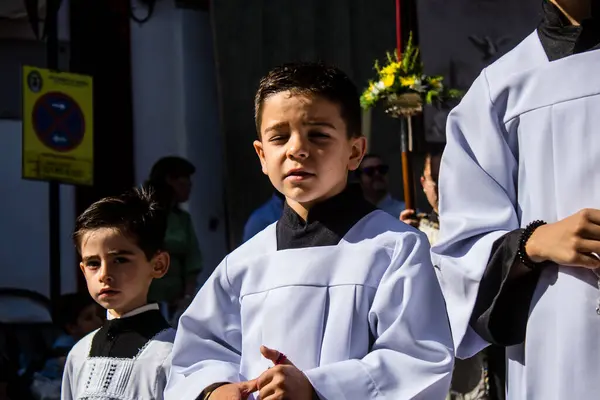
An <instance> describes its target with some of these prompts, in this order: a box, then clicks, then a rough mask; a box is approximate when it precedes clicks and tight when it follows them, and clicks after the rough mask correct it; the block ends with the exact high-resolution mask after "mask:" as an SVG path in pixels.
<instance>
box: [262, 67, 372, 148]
mask: <svg viewBox="0 0 600 400" xmlns="http://www.w3.org/2000/svg"><path fill="white" fill-rule="evenodd" d="M285 91H290V92H291V93H293V94H305V95H314V96H321V97H324V98H326V99H327V100H329V101H331V102H333V103H336V104H338V105H339V107H340V113H341V116H342V118H343V120H344V122H345V123H346V128H347V130H348V137H358V136H360V135H361V115H362V112H361V108H360V98H359V94H358V90H357V88H356V86H355V85H354V83H352V81H351V80H350V78H349V77H348V75H346V74H345V73H344V72H343V71H342V70H340V69H339V68H336V67H333V66H329V65H326V64H323V63H312V62H311V63H289V64H284V65H281V66H279V67H276V68H274V69H272V70H271V71H270V72H269V73H268V74H267V75H266V76H265V77H264V78H262V79H261V80H260V84H259V85H258V90H257V92H256V96H255V98H254V120H255V122H256V131H257V132H258V137H259V138H260V125H261V120H262V108H263V104H264V102H265V100H266V99H267V98H268V97H269V96H271V95H273V94H276V93H280V92H285Z"/></svg>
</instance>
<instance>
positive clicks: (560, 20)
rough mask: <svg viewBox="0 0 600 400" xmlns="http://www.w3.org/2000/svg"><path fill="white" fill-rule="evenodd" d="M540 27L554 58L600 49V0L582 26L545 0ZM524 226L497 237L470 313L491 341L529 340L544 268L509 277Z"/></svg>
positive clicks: (477, 328)
mask: <svg viewBox="0 0 600 400" xmlns="http://www.w3.org/2000/svg"><path fill="white" fill-rule="evenodd" d="M537 32H538V36H539V38H540V42H541V43H542V46H543V48H544V51H545V52H546V55H547V56H548V59H549V60H550V61H555V60H559V59H561V58H564V57H568V56H571V55H573V54H578V53H583V52H586V51H591V50H598V49H600V0H592V17H591V18H590V19H588V20H585V21H583V22H582V24H581V26H573V25H570V23H569V21H568V19H567V18H566V16H565V15H564V14H563V13H562V12H561V11H560V10H559V9H558V7H556V6H555V5H554V4H552V3H551V2H550V1H548V0H546V1H545V2H544V18H543V21H542V22H541V23H540V25H539V27H538V29H537ZM521 232H522V230H521V229H518V230H515V231H512V232H509V233H507V234H506V235H504V236H503V237H501V238H499V239H498V240H497V241H496V242H495V243H494V245H493V247H492V252H491V254H490V259H489V261H488V265H487V267H486V270H485V272H484V275H483V278H482V280H481V284H480V287H479V292H478V295H477V300H476V302H475V307H474V309H473V313H472V315H471V323H470V324H471V327H473V329H474V330H475V331H476V332H477V333H478V334H479V335H480V336H481V337H483V338H484V339H485V340H487V341H488V342H490V343H493V344H498V345H501V346H511V345H515V344H519V343H522V342H523V341H524V340H525V331H526V328H527V319H528V316H529V304H530V303H531V300H532V298H533V293H534V291H535V288H536V286H537V282H538V279H539V274H540V271H539V270H538V271H534V272H529V273H527V274H525V275H523V276H522V277H520V278H518V279H508V277H509V274H510V271H511V270H512V268H515V267H517V266H519V264H520V261H519V258H518V250H519V237H520V235H521Z"/></svg>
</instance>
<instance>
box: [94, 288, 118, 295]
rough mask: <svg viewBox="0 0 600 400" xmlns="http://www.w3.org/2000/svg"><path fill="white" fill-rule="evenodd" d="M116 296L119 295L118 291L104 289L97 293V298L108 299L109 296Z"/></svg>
mask: <svg viewBox="0 0 600 400" xmlns="http://www.w3.org/2000/svg"><path fill="white" fill-rule="evenodd" d="M116 294H119V291H118V290H115V289H109V288H104V289H101V290H100V291H99V292H98V297H109V296H114V295H116Z"/></svg>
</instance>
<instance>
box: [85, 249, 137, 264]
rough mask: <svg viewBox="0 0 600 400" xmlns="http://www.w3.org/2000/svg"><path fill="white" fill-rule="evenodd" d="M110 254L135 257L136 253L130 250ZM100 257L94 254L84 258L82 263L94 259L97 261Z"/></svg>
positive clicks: (112, 251) (115, 251)
mask: <svg viewBox="0 0 600 400" xmlns="http://www.w3.org/2000/svg"><path fill="white" fill-rule="evenodd" d="M108 254H109V255H111V256H133V255H134V254H135V253H134V252H133V251H129V250H110V251H108ZM98 257H99V256H98V255H96V254H94V255H91V256H85V257H82V261H84V262H86V261H89V260H92V259H97V258H98Z"/></svg>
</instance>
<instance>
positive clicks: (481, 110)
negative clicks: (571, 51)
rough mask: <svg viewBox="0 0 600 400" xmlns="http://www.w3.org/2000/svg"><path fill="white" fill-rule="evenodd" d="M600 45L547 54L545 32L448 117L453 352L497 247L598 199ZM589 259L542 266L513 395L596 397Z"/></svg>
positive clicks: (597, 343) (445, 163) (471, 337)
mask: <svg viewBox="0 0 600 400" xmlns="http://www.w3.org/2000/svg"><path fill="white" fill-rule="evenodd" d="M599 71H600V51H598V50H595V51H589V52H586V53H581V54H576V55H572V56H569V57H566V58H562V59H559V60H557V61H553V62H550V61H549V60H548V57H547V55H546V53H545V52H544V49H543V47H542V45H541V42H540V40H539V37H538V35H537V32H534V33H533V34H531V35H530V36H529V37H528V38H527V39H526V40H524V41H523V42H522V43H521V44H520V45H519V46H517V47H516V48H515V49H514V50H513V51H512V52H510V53H508V54H507V55H506V56H504V57H503V58H502V59H500V60H499V61H497V62H496V63H495V64H493V65H491V66H490V67H488V68H487V69H485V70H484V71H483V72H482V74H481V75H480V76H479V77H478V79H477V80H476V81H475V83H474V84H473V86H472V88H471V89H470V90H469V92H468V94H467V95H466V96H465V98H464V99H463V101H462V102H461V104H460V105H459V106H458V107H457V108H456V109H455V110H453V112H452V113H451V115H450V116H449V119H448V129H447V145H446V148H445V153H444V156H443V158H442V163H441V171H440V183H439V189H440V215H441V218H442V219H443V221H444V223H443V224H441V231H440V238H439V242H438V243H437V245H436V246H435V247H434V248H433V261H434V264H435V265H437V266H438V267H439V268H440V270H441V280H442V288H443V291H444V295H445V298H446V304H447V307H448V313H449V317H450V323H451V326H452V332H453V336H454V341H455V346H456V348H457V356H459V357H468V356H470V355H472V354H475V353H476V352H477V351H479V350H481V348H482V347H484V346H485V345H486V343H484V342H483V341H482V340H481V338H480V337H478V336H477V334H475V332H474V331H473V330H472V329H471V328H470V327H469V326H468V324H469V318H470V317H471V312H472V310H473V306H474V304H475V300H476V298H477V293H478V288H479V283H480V280H481V278H482V275H483V273H484V270H485V268H486V264H487V262H488V259H489V257H490V251H491V248H492V244H493V243H494V241H495V240H496V239H498V238H500V237H501V236H502V235H504V234H506V233H507V232H509V231H513V230H515V229H518V228H520V227H525V226H526V225H527V224H529V223H530V222H532V221H534V220H537V219H541V220H545V221H547V222H549V223H552V222H555V221H558V220H561V219H563V218H565V217H568V216H570V215H572V214H574V213H576V212H577V211H579V210H581V209H583V208H587V207H590V208H600V181H599V178H600V172H599V171H600V96H599V94H600V74H599ZM597 280H598V279H597V277H596V276H595V275H594V273H593V272H591V271H589V270H586V269H583V268H569V267H564V266H556V265H555V266H550V267H547V268H544V269H543V271H542V273H541V277H540V279H539V281H538V284H537V289H536V291H535V293H534V296H533V301H532V302H531V304H530V305H529V304H523V307H529V319H528V322H527V338H526V341H525V343H524V344H521V345H517V346H513V347H510V348H508V349H507V356H508V376H507V385H508V399H510V400H524V399H528V400H531V399H533V400H536V399H543V400H546V399H561V400H562V399H597V398H599V397H600V379H598V376H599V375H598V374H599V373H600V316H599V315H597V314H596V310H595V309H596V302H597V299H598V297H599V295H600V292H599V291H598V284H597Z"/></svg>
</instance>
